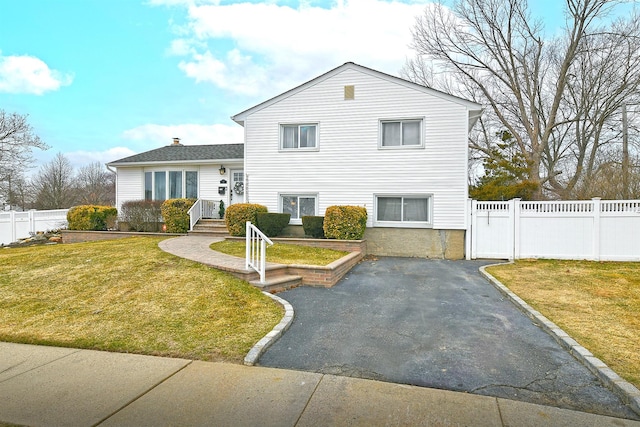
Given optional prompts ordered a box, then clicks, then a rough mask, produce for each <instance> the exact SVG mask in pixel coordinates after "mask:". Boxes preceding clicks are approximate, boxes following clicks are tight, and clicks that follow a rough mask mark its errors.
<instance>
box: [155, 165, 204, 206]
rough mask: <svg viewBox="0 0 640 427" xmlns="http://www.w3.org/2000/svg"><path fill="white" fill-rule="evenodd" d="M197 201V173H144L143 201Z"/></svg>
mask: <svg viewBox="0 0 640 427" xmlns="http://www.w3.org/2000/svg"><path fill="white" fill-rule="evenodd" d="M183 197H184V198H188V199H197V198H198V172H197V171H184V170H161V171H152V172H145V173H144V199H145V200H167V199H181V198H183Z"/></svg>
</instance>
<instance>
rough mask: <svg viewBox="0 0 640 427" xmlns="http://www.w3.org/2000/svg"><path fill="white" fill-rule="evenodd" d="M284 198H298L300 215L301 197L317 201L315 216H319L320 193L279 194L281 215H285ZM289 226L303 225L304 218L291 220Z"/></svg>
mask: <svg viewBox="0 0 640 427" xmlns="http://www.w3.org/2000/svg"><path fill="white" fill-rule="evenodd" d="M283 197H297V198H298V214H300V197H303V198H304V197H306V198H313V199H315V206H314V213H313V215H314V216H318V193H295V192H285V193H278V212H280V213H285V212H284V203H283ZM289 224H292V225H302V217H300V218H290V219H289Z"/></svg>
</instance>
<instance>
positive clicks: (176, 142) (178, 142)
mask: <svg viewBox="0 0 640 427" xmlns="http://www.w3.org/2000/svg"><path fill="white" fill-rule="evenodd" d="M173 145H181V144H180V138H173Z"/></svg>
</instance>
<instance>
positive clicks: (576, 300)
mask: <svg viewBox="0 0 640 427" xmlns="http://www.w3.org/2000/svg"><path fill="white" fill-rule="evenodd" d="M487 271H489V272H490V273H491V274H492V275H494V276H495V277H496V278H497V279H498V280H500V281H501V282H502V283H503V284H504V285H505V286H507V287H508V288H509V289H511V290H512V291H513V292H515V293H516V294H517V295H518V296H520V298H522V299H524V300H525V301H526V302H527V303H529V304H530V305H531V306H532V307H534V308H535V309H536V310H538V311H539V312H541V313H542V314H543V315H544V316H546V317H547V318H549V319H550V320H551V321H552V322H554V323H555V324H557V325H558V326H560V327H561V328H562V329H564V330H565V331H566V332H567V333H568V334H569V335H570V336H571V337H573V338H574V339H576V340H577V341H578V342H579V343H580V344H581V345H582V346H584V347H586V348H587V349H588V350H589V351H591V353H593V354H594V355H595V356H596V357H598V358H599V359H601V360H602V361H604V362H605V363H606V364H607V365H608V366H609V367H610V368H611V369H613V370H614V371H615V372H616V373H618V374H619V375H620V376H621V377H623V378H625V379H626V380H627V381H629V382H631V383H633V384H634V385H635V386H636V387H640V263H633V262H591V261H558V260H521V261H517V262H516V263H515V264H510V265H501V266H496V267H490V268H488V269H487Z"/></svg>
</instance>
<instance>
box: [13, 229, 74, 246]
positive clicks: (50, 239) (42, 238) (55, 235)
mask: <svg viewBox="0 0 640 427" xmlns="http://www.w3.org/2000/svg"><path fill="white" fill-rule="evenodd" d="M58 243H62V235H61V234H60V231H59V230H52V231H46V232H45V231H38V232H37V233H31V236H29V237H26V238H24V239H19V240H17V241H15V242H12V243H9V244H8V245H5V244H0V247H4V248H19V247H24V246H33V245H44V244H50V245H55V244H58Z"/></svg>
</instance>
